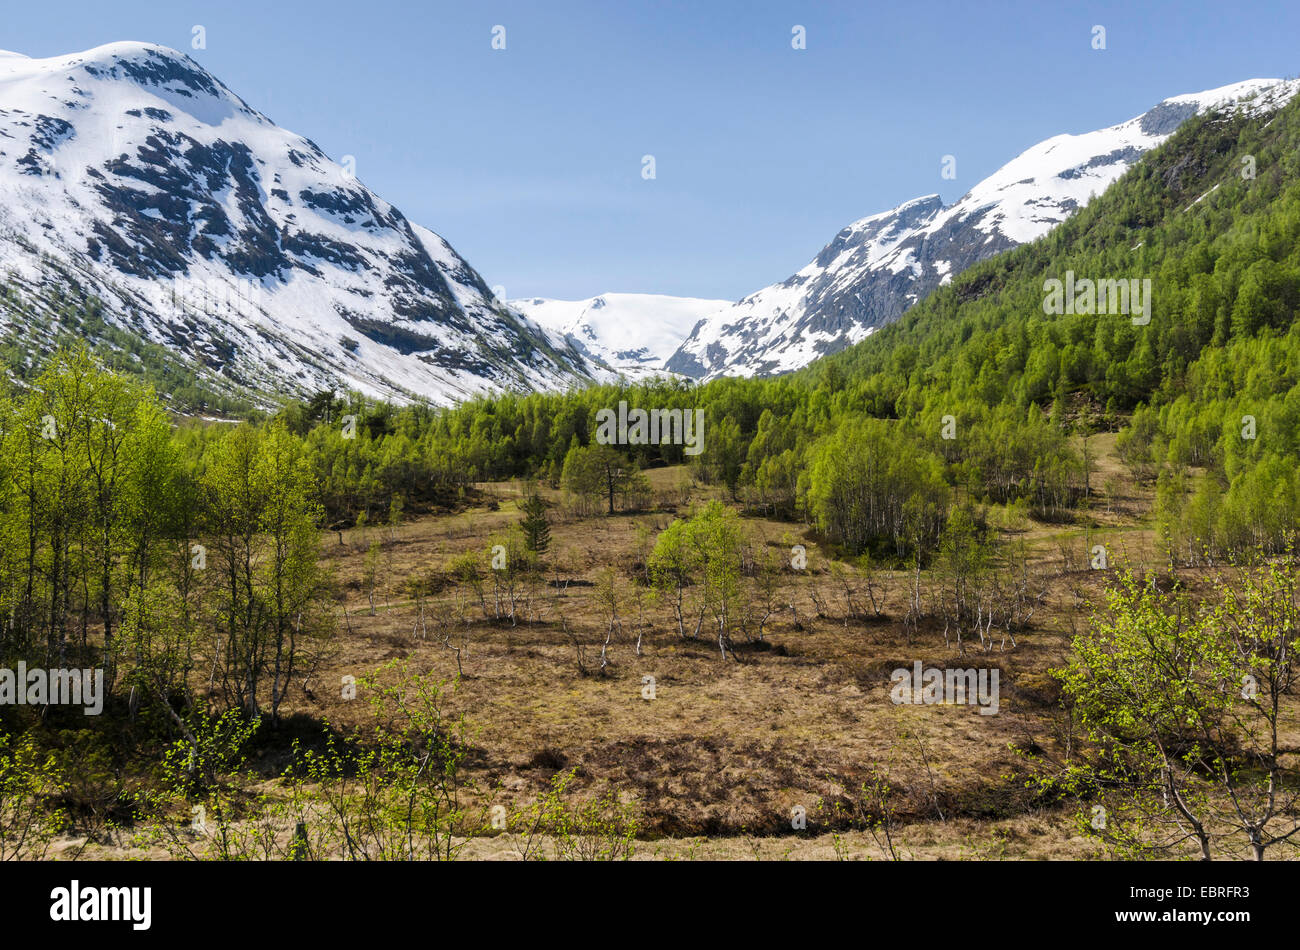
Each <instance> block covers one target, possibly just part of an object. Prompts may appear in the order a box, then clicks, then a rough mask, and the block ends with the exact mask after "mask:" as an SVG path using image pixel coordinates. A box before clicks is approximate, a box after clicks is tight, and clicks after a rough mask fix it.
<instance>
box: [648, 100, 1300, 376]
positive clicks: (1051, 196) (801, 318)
mask: <svg viewBox="0 0 1300 950" xmlns="http://www.w3.org/2000/svg"><path fill="white" fill-rule="evenodd" d="M1297 89H1300V82H1297V81H1291V82H1280V81H1279V80H1276V79H1253V80H1248V81H1246V82H1240V83H1236V84H1234V85H1231V86H1223V87H1221V88H1219V89H1211V90H1208V91H1206V92H1201V93H1195V94H1192V95H1184V96H1176V97H1174V98H1172V99H1166V100H1165V101H1163V102H1161V103H1160V104H1159V105H1157V106H1155V107H1154V108H1152V109H1150V110H1149V111H1147V112H1145V113H1143V114H1142V115H1140V116H1137V117H1136V118H1134V119H1130V120H1129V121H1127V122H1124V123H1121V124H1120V125H1116V126H1112V127H1111V128H1108V129H1101V130H1099V131H1096V132H1089V133H1086V134H1083V135H1057V136H1055V137H1053V138H1050V139H1047V140H1046V141H1045V142H1040V143H1039V144H1038V145H1035V146H1033V147H1032V148H1030V149H1028V150H1027V151H1025V152H1024V153H1023V154H1021V155H1020V156H1019V157H1017V158H1015V159H1013V160H1012V161H1010V162H1008V163H1007V164H1006V165H1004V166H1003V167H1002V168H1000V169H998V171H996V172H994V173H993V174H992V175H990V176H989V177H988V178H986V179H984V180H983V181H982V182H980V183H979V184H978V185H976V186H975V187H974V188H972V189H971V190H970V191H969V192H968V193H967V194H966V195H965V196H964V197H962V198H961V199H960V200H959V201H957V202H956V203H955V204H952V205H948V206H945V205H944V204H943V201H942V200H941V199H940V197H939V196H938V195H927V196H925V197H924V198H917V199H915V200H913V201H909V202H907V203H906V204H903V205H900V206H899V207H897V208H894V209H893V210H892V211H886V212H884V213H883V214H876V215H872V216H871V217H868V218H863V219H861V220H859V221H855V222H854V223H853V224H850V225H849V226H848V227H846V228H845V229H844V230H842V231H841V232H840V233H839V234H837V235H836V236H835V239H834V240H833V241H831V243H830V244H828V245H826V247H825V248H823V249H822V252H821V253H820V254H818V255H817V257H816V258H815V259H814V260H813V261H812V262H811V263H810V264H808V266H807V267H805V268H803V270H801V271H799V272H798V273H796V274H795V275H793V276H792V277H790V278H788V279H787V280H784V281H782V282H781V283H779V284H774V285H772V286H770V287H765V288H764V289H762V290H760V291H758V292H757V293H754V294H751V295H750V296H748V297H745V298H744V299H742V300H740V301H739V302H738V303H736V304H734V305H733V306H731V307H729V308H727V309H726V310H722V311H719V312H718V313H715V314H713V315H711V316H709V317H708V318H707V319H705V320H704V321H703V322H702V323H701V324H700V325H699V326H697V327H696V328H695V329H694V331H693V332H692V333H691V335H690V337H688V338H687V339H686V341H685V342H684V343H683V344H682V345H681V347H680V348H679V349H678V350H677V352H676V353H674V354H673V355H672V356H671V357H670V358H669V359H668V361H667V362H666V364H665V366H666V368H667V369H669V370H672V371H674V372H677V373H681V374H684V375H687V376H693V377H696V378H703V379H712V378H714V377H717V376H755V375H769V374H772V373H779V372H783V371H786V370H791V369H796V368H798V367H800V366H804V365H806V364H808V363H810V362H812V361H813V360H814V359H816V358H818V357H820V356H824V355H826V354H829V353H834V352H836V351H838V350H842V349H844V348H845V347H847V346H850V345H852V344H854V343H856V342H858V341H859V340H861V339H863V338H864V337H866V336H868V335H869V334H870V333H872V332H873V331H874V330H876V329H877V328H878V327H880V326H881V325H882V324H885V323H888V322H890V321H892V320H895V319H897V318H898V317H899V315H901V314H902V313H903V311H904V310H906V309H907V308H908V307H910V306H911V305H912V304H914V303H916V302H917V301H918V300H920V299H921V298H922V297H924V296H925V295H926V294H928V293H929V292H930V291H932V290H934V289H935V288H936V287H938V286H939V285H941V284H943V283H945V282H947V281H949V280H951V279H952V278H953V276H955V275H956V274H958V273H960V272H961V271H962V270H964V269H965V268H967V267H969V266H971V265H972V264H974V263H976V262H978V261H981V260H984V259H985V258H988V257H992V256H993V255H994V254H997V253H999V252H1001V251H1004V250H1007V249H1009V248H1011V247H1014V246H1016V245H1017V244H1023V243H1026V242H1029V241H1032V240H1034V239H1035V238H1038V237H1041V236H1042V235H1044V234H1046V233H1047V232H1048V231H1049V230H1051V229H1052V228H1053V227H1055V226H1056V225H1057V224H1059V223H1060V222H1061V221H1063V220H1065V218H1066V217H1067V216H1069V215H1070V213H1071V212H1073V211H1074V210H1075V209H1077V208H1079V207H1081V206H1082V205H1084V204H1086V203H1087V201H1088V200H1089V198H1090V197H1092V196H1093V195H1097V194H1100V193H1101V192H1102V191H1104V190H1105V189H1106V187H1107V186H1108V185H1110V184H1111V183H1112V182H1114V181H1115V180H1116V179H1117V178H1119V177H1120V176H1121V175H1122V174H1123V173H1124V172H1125V171H1127V170H1128V168H1129V166H1131V165H1132V164H1133V163H1134V162H1135V161H1137V159H1138V158H1139V157H1140V156H1141V155H1142V153H1143V152H1146V151H1148V150H1149V149H1152V148H1155V147H1156V146H1157V145H1159V144H1160V143H1161V142H1163V141H1165V139H1167V138H1168V137H1169V136H1170V135H1172V134H1173V132H1174V130H1175V129H1177V128H1178V126H1179V125H1181V124H1182V123H1183V122H1185V121H1186V120H1188V119H1190V118H1191V117H1192V116H1194V115H1197V114H1198V113H1202V112H1206V111H1208V110H1211V109H1214V108H1216V107H1222V106H1225V105H1227V104H1229V103H1242V104H1243V107H1248V108H1252V109H1257V108H1265V109H1276V108H1280V107H1281V106H1282V105H1284V104H1285V103H1286V102H1287V100H1288V99H1289V98H1290V97H1291V96H1293V95H1294V94H1295V93H1296V91H1297Z"/></svg>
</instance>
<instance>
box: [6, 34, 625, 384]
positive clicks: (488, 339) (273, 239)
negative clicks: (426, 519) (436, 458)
mask: <svg viewBox="0 0 1300 950" xmlns="http://www.w3.org/2000/svg"><path fill="white" fill-rule="evenodd" d="M3 272H7V273H8V275H9V279H10V282H11V283H14V284H17V285H18V288H19V289H20V290H21V291H26V293H25V294H24V296H25V297H26V298H28V299H30V300H34V301H39V300H41V299H44V298H45V297H46V296H48V293H49V291H50V288H51V287H52V286H61V287H64V288H66V289H67V290H68V291H70V292H72V293H74V294H76V295H78V296H82V297H86V298H89V297H94V298H96V299H98V300H99V301H100V302H101V303H102V306H103V310H104V317H105V319H106V320H107V321H108V322H109V323H111V324H113V325H115V326H117V327H118V328H119V329H123V330H127V331H129V332H131V333H133V334H136V335H137V336H140V337H143V338H144V339H146V340H148V341H150V342H153V343H157V344H162V345H164V346H167V347H168V348H170V349H172V350H175V351H177V352H179V353H182V354H185V355H186V356H187V358H189V359H191V360H192V361H193V362H194V363H195V364H196V366H197V367H198V368H199V369H200V370H201V372H202V373H205V374H207V375H208V376H210V377H216V378H219V379H224V380H225V381H227V382H228V384H229V385H230V386H231V387H232V388H236V389H243V390H248V391H251V392H256V393H261V394H268V393H269V394H276V393H282V394H286V395H287V394H294V393H304V392H309V391H311V390H314V389H317V388H320V387H323V386H329V385H333V386H340V385H342V386H349V387H355V388H358V389H361V390H362V391H364V392H367V393H371V394H377V395H384V396H388V397H390V398H396V399H403V400H405V399H413V398H424V399H431V400H433V401H436V402H450V401H453V400H456V399H460V398H464V397H465V396H468V395H472V394H475V393H480V392H486V391H491V390H497V389H501V388H515V389H526V388H535V387H554V386H562V385H567V384H569V383H571V382H574V381H578V380H582V379H586V378H589V377H590V376H591V375H592V374H593V373H595V372H599V370H598V368H596V367H593V366H591V365H590V364H588V362H587V360H586V359H585V358H584V357H583V356H582V355H581V354H579V353H578V352H577V351H576V350H573V349H572V348H569V347H566V346H564V345H562V344H561V345H558V346H557V345H556V344H555V341H553V340H552V339H551V338H550V337H548V336H547V335H546V334H545V333H544V331H542V330H541V329H540V328H539V327H537V326H535V325H533V324H531V323H530V322H528V321H527V320H526V319H524V318H522V317H520V316H519V315H518V314H516V313H514V312H512V311H510V310H509V309H508V308H506V307H504V306H502V305H501V304H500V303H499V302H497V301H496V300H495V299H494V298H493V297H492V295H491V292H490V291H489V290H488V289H487V286H486V284H485V283H484V281H483V279H482V278H481V277H480V276H479V274H478V273H477V272H476V271H474V269H473V268H472V267H470V265H469V264H468V263H466V262H465V261H464V260H463V259H462V258H461V257H460V256H459V255H457V254H456V252H455V251H454V250H453V249H452V248H451V246H450V245H449V244H448V243H447V242H446V241H444V240H443V239H442V238H441V237H439V236H438V235H436V234H434V233H433V232H432V231H429V230H427V229H425V228H422V227H420V226H419V225H416V224H414V223H413V222H410V221H408V220H407V219H406V218H405V217H404V216H403V215H402V213H401V212H400V211H399V210H398V209H397V208H395V207H394V206H393V205H391V204H389V203H388V202H386V201H384V200H383V199H382V198H380V197H378V196H377V195H375V194H374V193H373V192H371V191H370V190H369V189H368V188H366V187H365V186H364V185H363V184H362V183H361V182H360V181H358V180H357V179H356V178H355V177H354V176H353V175H352V174H351V173H350V172H349V171H348V170H347V169H345V168H344V167H343V166H341V165H339V164H337V163H335V162H334V161H332V160H330V159H329V158H328V157H327V156H326V155H325V154H324V153H323V152H322V151H321V150H320V149H319V148H317V146H316V145H315V144H313V143H312V142H311V141H310V140H308V139H306V138H303V137H302V136H299V135H295V134H294V133H291V132H288V131H286V130H284V129H282V128H280V127H279V126H277V125H275V124H274V123H273V122H271V121H270V120H269V119H268V118H266V117H265V116H264V115H262V114H261V113H259V112H257V111H255V110H254V109H252V108H251V107H249V106H248V105H247V104H246V103H245V102H244V101H243V100H242V99H240V98H239V96H238V95H236V94H235V93H234V92H232V91H231V90H230V89H228V88H227V87H226V86H225V85H223V84H222V83H221V82H220V81H219V80H217V79H215V78H214V77H213V76H212V75H211V74H209V73H208V72H207V71H206V70H204V69H203V68H202V67H201V66H199V65H198V64H197V63H195V62H194V61H193V60H192V59H190V58H189V57H188V56H186V55H184V54H182V53H178V52H176V51H175V50H170V49H167V48H165V47H160V46H154V45H151V44H146V43H112V44H109V45H107V46H100V47H97V48H95V49H93V50H88V51H86V52H84V53H77V54H72V55H68V56H57V57H50V58H47V59H29V58H26V57H4V58H0V273H3ZM0 320H4V321H6V322H8V323H10V325H11V326H15V325H16V324H18V323H19V321H15V320H14V319H13V316H12V315H9V314H6V313H4V312H0ZM18 329H20V330H21V326H18Z"/></svg>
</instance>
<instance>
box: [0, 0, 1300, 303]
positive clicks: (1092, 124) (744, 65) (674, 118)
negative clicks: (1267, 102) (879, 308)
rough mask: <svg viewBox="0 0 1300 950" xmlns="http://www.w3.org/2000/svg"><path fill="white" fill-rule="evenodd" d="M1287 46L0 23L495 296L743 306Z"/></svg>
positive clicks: (24, 44)
mask: <svg viewBox="0 0 1300 950" xmlns="http://www.w3.org/2000/svg"><path fill="white" fill-rule="evenodd" d="M195 25H202V26H203V27H204V28H205V30H206V43H207V46H206V49H193V48H192V30H193V27H194V26H195ZM498 25H500V26H504V27H505V49H504V50H498V49H493V48H492V39H493V28H494V27H495V26H498ZM796 25H800V26H803V27H804V28H805V31H806V44H807V48H806V49H802V50H796V49H793V48H792V44H791V40H792V35H793V34H792V30H793V28H794V27H795V26H796ZM1095 25H1102V26H1104V27H1105V28H1106V46H1107V48H1106V49H1105V50H1094V49H1093V48H1092V38H1093V32H1092V30H1093V27H1094V26H1095ZM1297 38H1300V2H1297V0H1278V2H1258V3H1252V2H1244V3H1243V2H1222V0H1215V2H1185V3H1172V2H1145V0H1121V2H1091V3H1088V2H1073V0H1070V2H1055V3H1046V2H1043V3H1030V2H1001V3H999V2H987V3H979V2H974V0H968V2H961V0H954V2H924V0H891V2H888V3H877V2H838V0H837V2H829V0H820V2H802V3H800V2H769V0H736V2H731V0H716V2H711V0H605V2H595V0H592V2H576V0H574V2H569V0H525V2H507V0H488V2H479V0H463V2H459V3H442V2H427V0H406V2H393V0H312V2H303V3H298V2H292V0H288V2H281V0H264V2H257V3H251V2H245V0H223V2H220V3H193V2H185V0H172V2H164V0H153V2H137V0H114V2H111V3H106V2H104V0H88V2H80V0H77V2H72V0H55V2H52V3H21V4H19V3H13V2H11V3H8V4H6V9H5V13H4V18H3V26H0V48H6V49H11V50H15V51H17V52H21V53H26V54H27V55H29V56H50V55H55V54H59V53H67V52H74V51H80V50H83V49H88V48H90V47H93V46H98V45H100V44H103V43H107V42H112V41H115V40H142V41H148V42H154V43H160V44H163V45H166V46H171V47H174V48H177V49H181V50H184V51H185V52H187V53H189V54H190V55H191V56H193V57H194V58H195V59H196V60H198V61H199V62H200V63H201V64H202V65H204V66H205V67H207V68H208V69H209V70H210V71H212V72H213V73H214V74H215V75H216V76H217V77H218V78H220V79H221V80H222V81H224V82H225V83H226V84H227V85H228V86H230V87H231V88H232V89H233V90H234V91H235V92H236V93H238V94H239V95H241V96H242V97H243V98H244V99H245V100H247V101H248V102H249V104H250V105H252V106H253V107H254V108H257V109H259V110H261V111H262V112H264V113H266V114H267V115H268V116H270V117H271V118H272V119H274V120H275V121H276V122H278V123H279V124H280V125H282V126H284V127H286V128H288V129H291V130H293V131H295V132H298V133H300V134H302V135H305V136H307V137H308V138H310V139H312V140H313V141H315V142H316V143H317V144H318V145H320V147H321V148H323V149H324V150H325V151H326V152H327V153H329V154H330V155H331V156H332V157H334V158H335V159H340V158H341V157H342V156H344V155H352V156H355V160H356V172H357V176H358V177H359V178H360V179H361V180H362V181H364V182H365V183H366V184H367V185H369V186H370V187H371V188H372V189H373V190H374V191H376V192H377V193H378V194H380V195H382V196H383V197H384V198H386V199H388V200H389V201H391V202H392V203H394V204H395V205H397V206H398V207H399V208H401V209H402V210H403V212H404V213H405V214H406V215H407V217H409V218H411V219H412V220H415V221H417V222H419V223H421V224H424V225H426V226H428V227H430V228H432V229H433V230H435V231H437V232H438V233H439V234H441V235H443V236H444V237H445V238H447V239H448V240H449V241H450V242H451V243H452V245H453V246H454V247H456V249H457V250H458V251H460V253H461V254H462V255H464V256H465V257H466V259H468V260H469V262H470V263H471V264H473V265H474V266H475V267H476V268H478V270H479V271H480V272H481V273H482V274H483V276H484V277H485V278H486V280H487V281H488V283H489V284H493V285H497V284H499V285H502V286H504V287H505V288H506V292H507V294H508V295H509V296H511V297H523V296H546V297H569V298H578V297H589V296H592V295H595V294H598V293H602V292H608V291H629V292H647V293H668V294H680V295H686V296H701V297H722V298H729V299H735V298H738V297H741V296H743V295H745V294H748V293H751V292H753V291H755V290H757V289H759V288H760V287H762V286H764V285H766V284H769V283H773V282H775V281H778V280H782V279H784V278H785V277H787V276H789V275H790V274H791V273H793V272H794V271H795V270H797V269H799V268H800V267H802V266H803V265H804V264H805V263H807V262H808V261H809V260H811V259H812V257H813V256H814V255H815V254H816V253H817V251H818V250H820V249H821V247H822V246H823V245H824V244H826V243H827V242H828V241H829V240H830V239H831V238H832V237H834V235H835V233H836V232H837V231H838V230H839V229H840V228H842V227H844V226H845V225H846V224H849V223H850V222H851V221H853V220H855V219H857V218H859V217H862V216H864V215H868V214H873V213H875V212H877V211H883V210H886V209H888V208H890V207H893V206H894V205H896V204H899V203H900V202H902V201H905V200H907V199H909V198H913V197H917V196H920V195H925V194H931V193H936V192H937V193H939V194H941V195H942V196H943V197H944V199H945V200H946V201H952V200H954V199H956V198H958V197H960V196H961V195H962V194H963V193H964V192H965V191H966V190H967V189H968V188H970V187H971V186H972V185H974V184H975V183H976V182H977V181H979V180H980V179H981V178H982V177H984V176H985V175H987V174H989V173H990V172H992V171H994V170H995V169H996V168H998V167H999V166H1000V165H1002V164H1003V163H1004V162H1006V161H1007V160H1009V159H1011V158H1013V157H1014V156H1015V155H1017V154H1019V153H1020V152H1021V151H1023V150H1024V149H1025V148H1027V147H1028V146H1030V145H1032V144H1034V143H1035V142H1038V141H1041V140H1042V139H1044V138H1047V137H1049V136H1051V135H1055V134H1058V133H1061V132H1084V131H1089V130H1091V129H1094V128H1101V127H1103V126H1107V125H1113V124H1115V123H1118V122H1121V121H1123V120H1125V119H1128V118H1131V117H1132V116H1134V115H1137V114H1139V113H1141V112H1143V111H1145V110H1146V109H1147V108H1149V107H1150V106H1152V105H1154V104H1155V103H1157V102H1159V101H1160V100H1161V99H1163V98H1166V97H1168V96H1171V95H1177V94H1180V93H1186V92H1198V91H1200V90H1202V89H1208V88H1213V87H1216V86H1221V85H1226V84H1228V83H1231V82H1236V81H1238V80H1242V79H1249V78H1256V77H1278V78H1287V77H1291V76H1294V75H1296V74H1297V73H1300V42H1298V39H1297ZM0 105H3V104H2V103H0ZM647 154H649V155H653V156H654V158H655V173H656V177H655V178H654V179H653V180H646V179H644V178H643V177H642V156H644V155H647ZM945 155H953V156H955V158H956V171H957V178H956V179H955V180H945V179H943V178H942V177H941V175H940V171H941V163H942V160H943V157H944V156H945Z"/></svg>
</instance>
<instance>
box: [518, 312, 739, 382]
mask: <svg viewBox="0 0 1300 950" xmlns="http://www.w3.org/2000/svg"><path fill="white" fill-rule="evenodd" d="M510 306H511V307H512V308H514V309H515V310H518V311H519V312H520V313H522V314H524V315H525V316H527V317H529V318H530V319H532V320H533V321H534V322H536V323H538V324H539V325H541V326H542V327H544V328H546V329H547V330H550V331H552V332H553V333H558V334H559V335H560V337H561V338H562V339H563V340H564V341H566V342H568V343H570V344H572V345H573V346H574V347H575V348H577V349H578V350H581V351H582V352H583V353H586V354H588V355H589V356H590V357H591V358H593V359H595V360H598V361H600V362H602V363H604V364H605V365H606V366H609V367H610V368H612V369H614V370H616V371H618V372H620V373H622V374H624V375H626V376H628V377H631V378H636V377H640V376H652V375H655V374H657V373H662V372H663V369H664V360H666V359H667V358H668V357H669V356H671V355H672V354H673V352H674V351H675V350H676V349H677V347H679V346H680V345H681V343H682V340H684V339H686V337H687V336H688V335H689V334H690V332H691V330H692V329H694V328H695V325H696V324H697V323H699V322H700V320H702V319H704V318H705V317H707V316H708V315H709V314H712V313H716V312H718V311H719V310H722V309H724V308H726V307H729V306H731V301H730V300H706V299H702V298H699V297H669V296H665V295H662V294H601V295H600V296H599V297H591V298H589V299H587V300H548V299H545V298H542V297H530V298H527V299H524V300H512V301H510Z"/></svg>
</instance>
